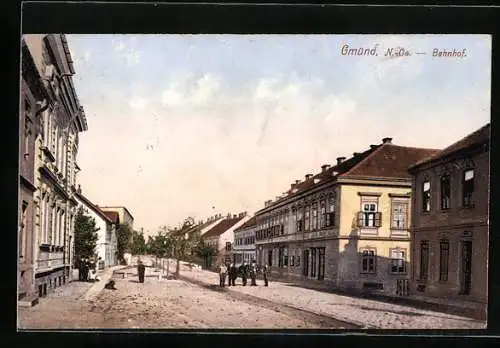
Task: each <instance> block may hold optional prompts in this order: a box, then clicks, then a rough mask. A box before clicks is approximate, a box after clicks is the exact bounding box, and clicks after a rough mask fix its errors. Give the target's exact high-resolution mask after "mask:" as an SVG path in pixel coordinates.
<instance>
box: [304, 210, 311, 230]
mask: <svg viewBox="0 0 500 348" xmlns="http://www.w3.org/2000/svg"><path fill="white" fill-rule="evenodd" d="M310 214H311V206H307V207H306V211H305V214H304V229H305V230H306V231H309V223H310V220H311V219H310Z"/></svg>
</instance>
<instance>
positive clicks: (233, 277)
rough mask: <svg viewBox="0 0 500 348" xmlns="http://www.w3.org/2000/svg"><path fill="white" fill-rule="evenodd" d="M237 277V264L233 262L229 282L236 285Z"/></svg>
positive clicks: (230, 267) (230, 266)
mask: <svg viewBox="0 0 500 348" xmlns="http://www.w3.org/2000/svg"><path fill="white" fill-rule="evenodd" d="M236 278H238V269H237V268H236V265H235V264H234V263H231V265H229V282H230V283H231V284H230V285H232V286H236Z"/></svg>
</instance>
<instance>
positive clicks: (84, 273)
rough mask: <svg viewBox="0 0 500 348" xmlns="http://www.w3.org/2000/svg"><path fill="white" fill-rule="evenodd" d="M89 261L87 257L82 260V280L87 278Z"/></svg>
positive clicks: (85, 280)
mask: <svg viewBox="0 0 500 348" xmlns="http://www.w3.org/2000/svg"><path fill="white" fill-rule="evenodd" d="M89 271H90V263H89V260H88V259H84V260H83V281H84V282H87V281H88V280H89Z"/></svg>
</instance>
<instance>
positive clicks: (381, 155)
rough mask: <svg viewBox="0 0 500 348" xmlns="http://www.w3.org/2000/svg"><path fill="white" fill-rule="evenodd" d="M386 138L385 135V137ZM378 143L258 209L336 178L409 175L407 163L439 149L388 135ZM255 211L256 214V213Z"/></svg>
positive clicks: (431, 154)
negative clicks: (403, 143) (399, 141)
mask: <svg viewBox="0 0 500 348" xmlns="http://www.w3.org/2000/svg"><path fill="white" fill-rule="evenodd" d="M387 139H389V138H387ZM385 140H386V139H384V143H382V144H379V145H372V146H370V148H369V149H368V150H365V151H363V152H360V153H355V154H353V156H351V157H349V158H348V159H345V160H344V161H342V162H340V163H338V164H336V165H334V166H331V167H330V168H328V169H326V170H324V171H321V172H320V173H318V174H316V175H313V176H311V177H310V178H308V179H306V180H304V181H302V182H300V183H298V184H295V185H294V187H293V188H290V189H289V190H288V191H287V192H286V194H285V195H284V196H283V197H281V198H280V199H278V200H276V201H274V202H272V203H271V204H270V205H268V206H267V207H265V208H263V209H261V210H259V211H258V212H257V213H260V212H261V211H263V210H266V209H268V208H270V207H273V206H275V205H278V204H279V203H281V202H283V201H285V200H288V199H290V198H293V197H297V196H299V195H301V194H303V193H305V192H307V191H309V190H311V189H313V188H314V187H318V186H319V185H323V184H325V183H327V182H330V181H334V180H337V179H338V178H369V179H370V178H382V179H408V180H409V179H411V176H410V174H409V173H408V167H409V166H410V165H412V164H413V163H416V162H418V161H420V160H422V159H426V158H429V157H431V156H433V155H435V154H436V153H438V152H439V151H441V150H439V149H425V148H416V147H406V146H398V145H394V144H392V143H391V140H392V139H389V140H388V141H385ZM257 213H256V214H257Z"/></svg>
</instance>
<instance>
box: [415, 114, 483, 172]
mask: <svg viewBox="0 0 500 348" xmlns="http://www.w3.org/2000/svg"><path fill="white" fill-rule="evenodd" d="M490 137H491V126H490V124H489V123H488V124H486V125H484V126H483V127H481V128H479V129H478V130H476V131H475V132H473V133H471V134H469V135H467V136H466V137H464V138H462V139H460V140H459V141H457V142H455V143H453V144H451V145H450V146H448V147H446V148H445V149H443V150H442V151H440V152H438V153H436V154H434V155H433V156H431V157H429V158H426V159H423V160H421V161H419V162H417V163H415V164H413V165H412V166H411V167H410V170H411V169H413V168H416V167H419V166H420V165H422V164H424V163H429V162H433V161H437V160H439V159H442V158H444V157H446V156H449V155H452V154H454V153H456V152H459V151H462V150H465V149H468V148H471V147H474V146H477V145H481V144H485V143H489V141H490Z"/></svg>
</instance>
